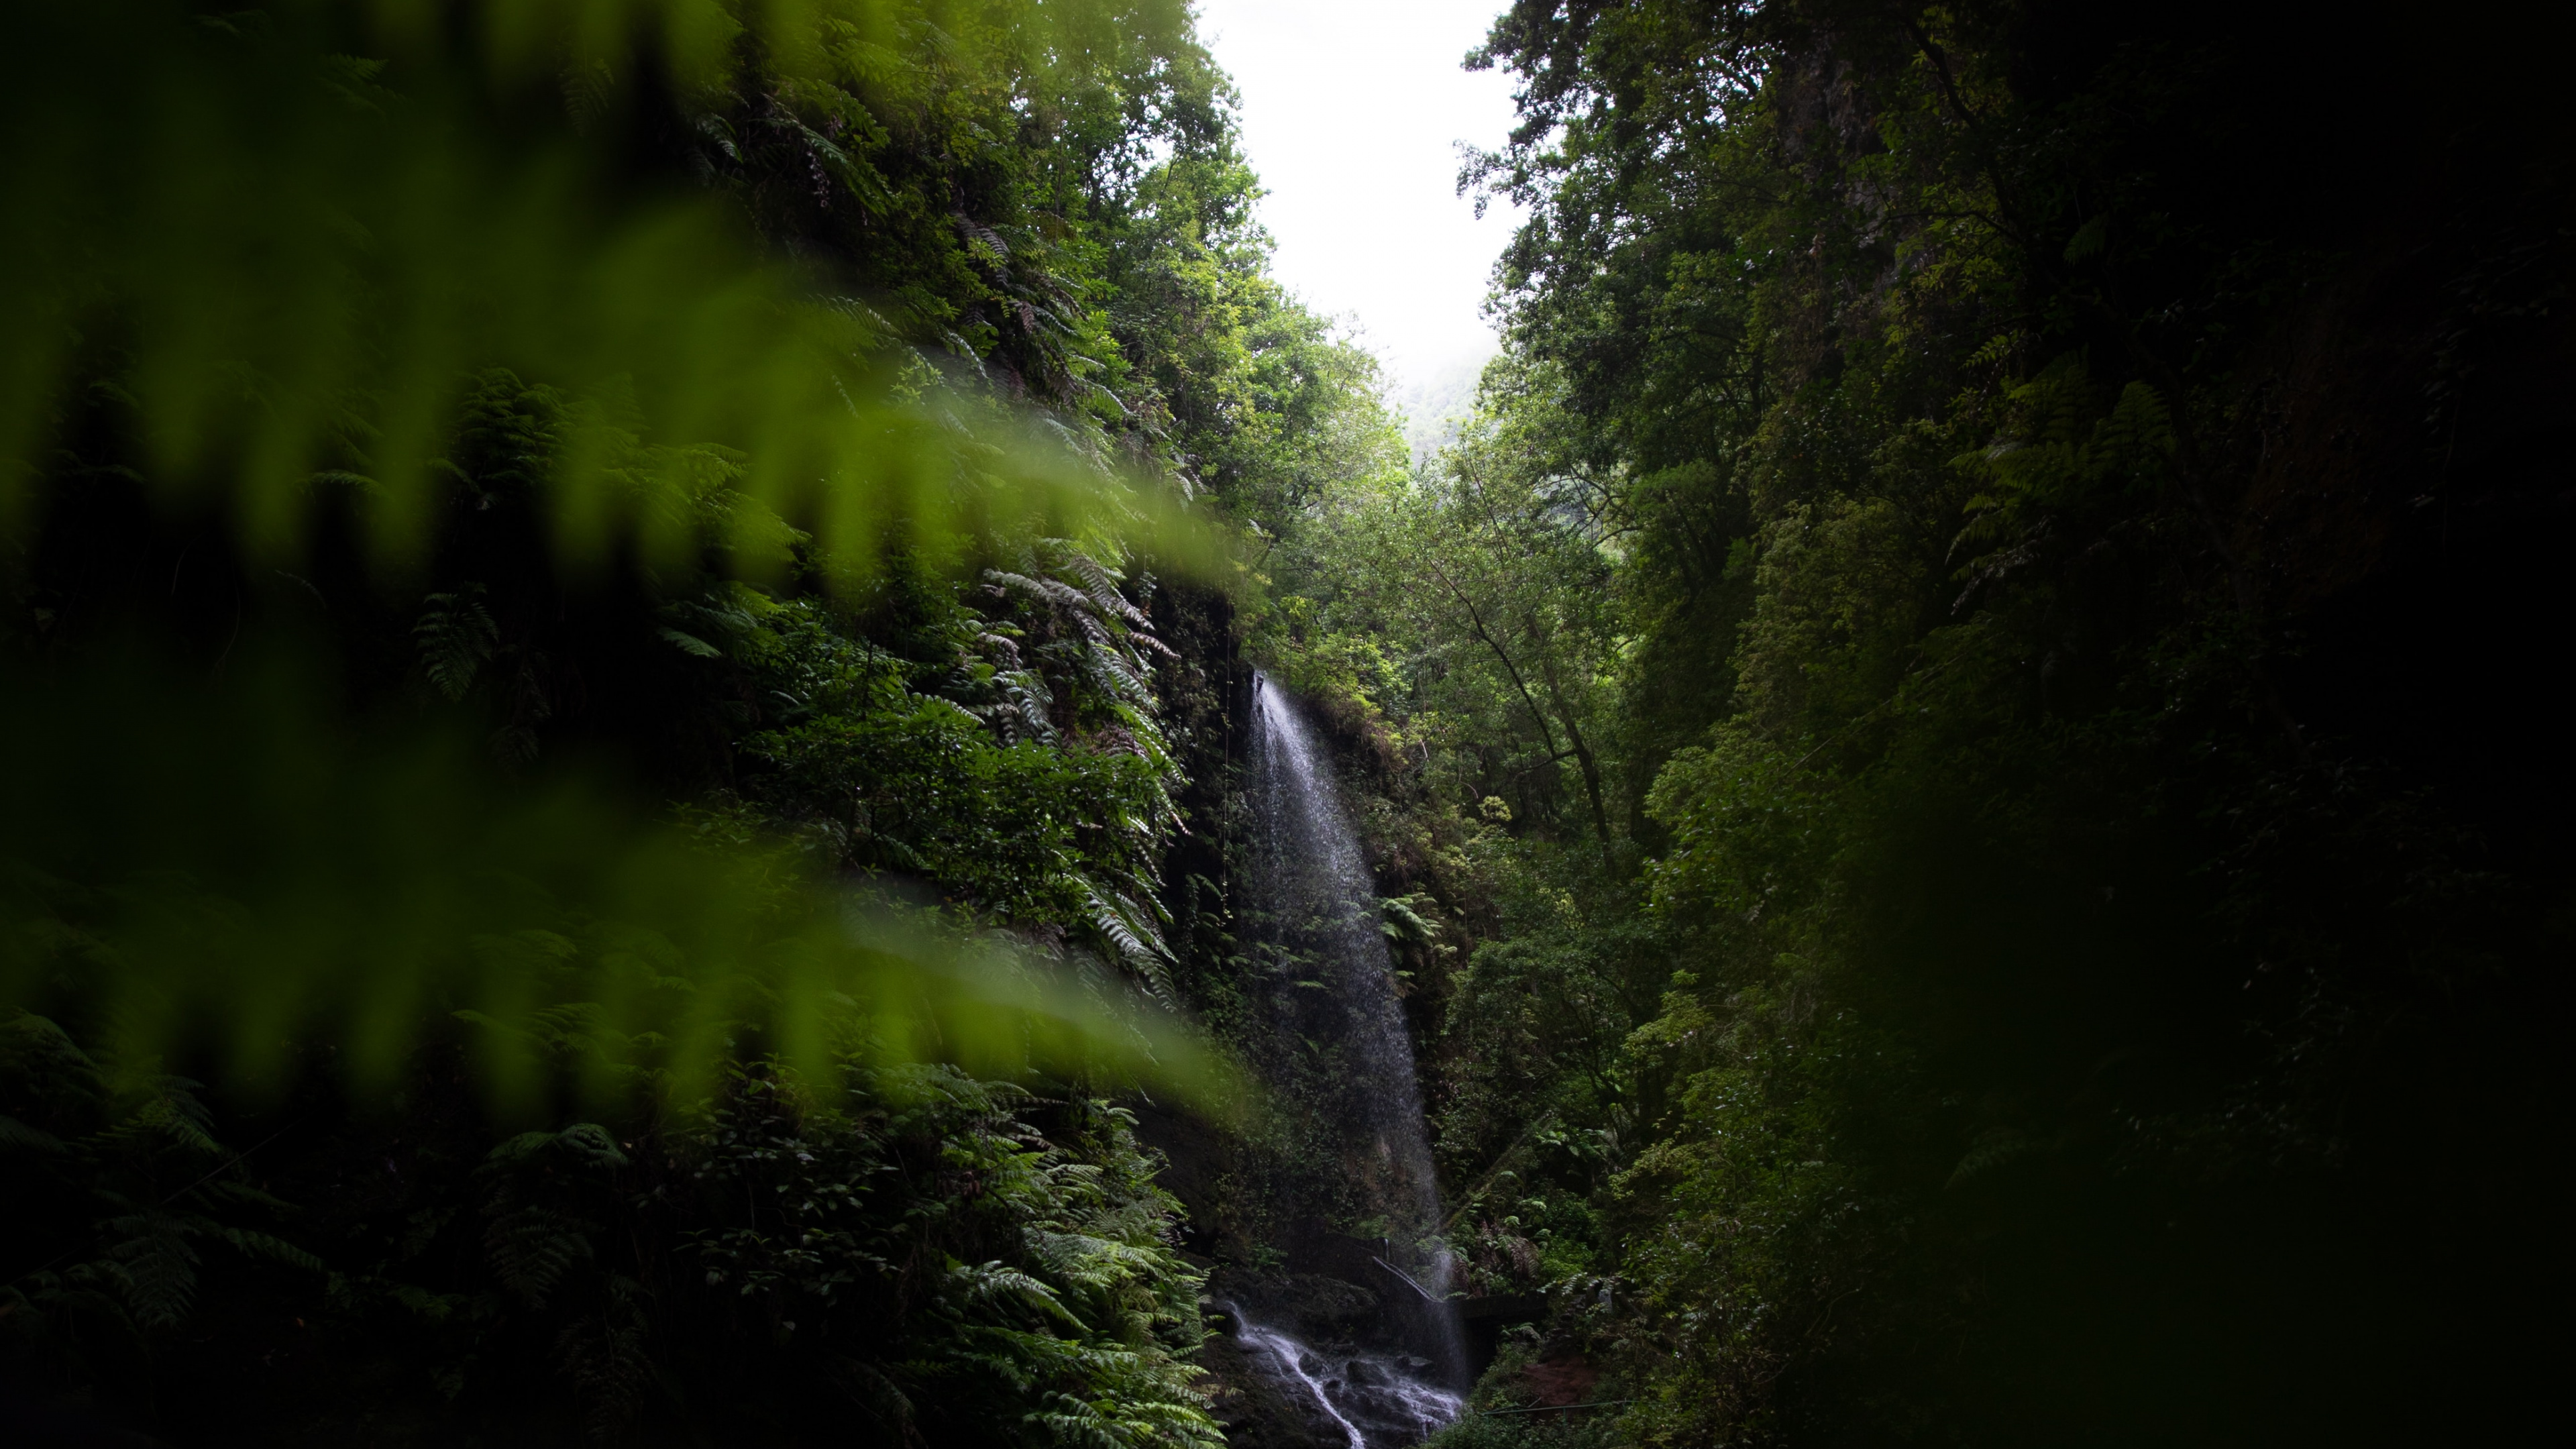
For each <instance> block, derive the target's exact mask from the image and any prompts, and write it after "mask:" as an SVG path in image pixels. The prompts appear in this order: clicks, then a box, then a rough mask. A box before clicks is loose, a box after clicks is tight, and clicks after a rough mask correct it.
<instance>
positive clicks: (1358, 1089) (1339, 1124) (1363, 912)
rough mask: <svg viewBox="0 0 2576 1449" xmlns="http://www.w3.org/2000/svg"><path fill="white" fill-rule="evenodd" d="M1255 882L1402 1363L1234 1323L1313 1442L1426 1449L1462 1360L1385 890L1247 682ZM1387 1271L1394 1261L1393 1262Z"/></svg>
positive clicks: (1307, 759)
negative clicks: (1367, 1218) (1380, 1232)
mask: <svg viewBox="0 0 2576 1449" xmlns="http://www.w3.org/2000/svg"><path fill="white" fill-rule="evenodd" d="M1249 743H1250V756H1251V758H1250V765H1251V778H1250V780H1249V781H1248V784H1249V786H1250V792H1249V793H1250V805H1251V815H1252V819H1251V825H1252V846H1253V860H1252V865H1253V877H1254V879H1253V881H1252V886H1253V890H1254V892H1255V895H1256V904H1257V906H1258V908H1259V909H1258V913H1257V916H1256V919H1257V920H1258V921H1259V922H1261V925H1260V926H1259V927H1258V928H1257V929H1256V933H1255V934H1256V939H1257V941H1258V943H1259V945H1260V946H1261V947H1262V948H1263V955H1262V960H1263V961H1264V963H1265V966H1266V969H1268V970H1271V971H1275V972H1280V973H1284V975H1283V979H1281V980H1277V981H1273V982H1271V983H1269V984H1270V986H1271V987H1272V988H1273V989H1272V991H1271V1000H1272V1001H1273V1002H1274V1003H1276V1007H1275V1009H1276V1011H1277V1013H1278V1018H1279V1019H1278V1021H1277V1022H1276V1025H1277V1028H1278V1029H1279V1030H1280V1031H1282V1032H1289V1033H1296V1034H1298V1035H1297V1038H1296V1039H1297V1040H1306V1041H1313V1040H1324V1041H1329V1042H1330V1043H1331V1044H1332V1050H1333V1052H1334V1053H1335V1055H1334V1058H1333V1071H1332V1074H1331V1075H1332V1081H1331V1083H1330V1089H1329V1090H1330V1096H1329V1103H1328V1105H1327V1106H1326V1107H1325V1109H1324V1110H1326V1111H1327V1112H1328V1113H1329V1114H1330V1115H1331V1116H1332V1117H1333V1118H1334V1119H1335V1120H1334V1121H1333V1123H1332V1126H1333V1128H1334V1129H1335V1135H1336V1137H1337V1138H1338V1140H1339V1141H1340V1142H1341V1143H1342V1144H1344V1159H1345V1160H1344V1170H1345V1171H1347V1172H1349V1173H1350V1174H1351V1175H1352V1176H1353V1178H1354V1179H1355V1184H1356V1187H1357V1189H1358V1190H1359V1191H1360V1192H1361V1193H1362V1194H1363V1195H1364V1196H1365V1198H1366V1199H1367V1200H1368V1201H1369V1202H1370V1203H1371V1204H1372V1205H1373V1206H1374V1207H1375V1208H1376V1209H1377V1210H1378V1212H1379V1214H1380V1215H1381V1221H1382V1222H1383V1223H1384V1225H1385V1228H1384V1236H1383V1242H1382V1251H1383V1256H1380V1257H1378V1258H1377V1259H1376V1263H1375V1266H1376V1267H1377V1268H1379V1269H1382V1270H1383V1271H1384V1272H1385V1274H1386V1275H1387V1276H1386V1280H1385V1281H1384V1282H1382V1283H1381V1284H1380V1287H1381V1290H1382V1291H1381V1300H1382V1301H1385V1302H1389V1303H1390V1304H1392V1305H1394V1311H1392V1312H1390V1314H1389V1315H1388V1317H1389V1325H1388V1326H1389V1328H1390V1329H1391V1330H1392V1333H1393V1337H1394V1338H1395V1339H1396V1340H1397V1341H1398V1342H1399V1343H1400V1344H1401V1346H1402V1349H1401V1351H1393V1352H1378V1351H1364V1350H1360V1349H1355V1348H1347V1347H1335V1348H1331V1349H1329V1350H1323V1349H1319V1348H1318V1347H1316V1346H1312V1345H1309V1344H1306V1343H1301V1342H1299V1341H1298V1340H1297V1339H1295V1338H1293V1337H1291V1336H1290V1335H1289V1334H1288V1333H1287V1332H1285V1331H1283V1330H1282V1329H1278V1328H1269V1327H1261V1326H1258V1325H1256V1324H1254V1323H1253V1322H1252V1321H1251V1320H1249V1319H1247V1318H1245V1317H1243V1316H1242V1314H1241V1312H1240V1310H1238V1311H1237V1313H1236V1322H1237V1324H1238V1325H1239V1333H1238V1342H1240V1344H1241V1345H1242V1347H1243V1349H1244V1352H1245V1357H1246V1359H1247V1361H1249V1362H1250V1363H1251V1364H1252V1365H1253V1366H1254V1368H1255V1371H1256V1372H1261V1373H1263V1374H1264V1375H1265V1376H1266V1377H1269V1378H1270V1379H1271V1380H1272V1382H1273V1384H1274V1385H1275V1386H1276V1387H1278V1388H1279V1389H1280V1390H1281V1391H1282V1392H1283V1393H1284V1394H1286V1395H1287V1396H1288V1397H1289V1398H1291V1399H1292V1400H1293V1401H1298V1402H1301V1403H1304V1404H1307V1405H1311V1406H1313V1407H1314V1408H1316V1409H1318V1410H1320V1416H1319V1417H1317V1418H1316V1419H1315V1423H1316V1427H1317V1428H1318V1430H1319V1432H1322V1433H1326V1434H1337V1435H1340V1436H1342V1437H1343V1438H1344V1439H1345V1440H1346V1442H1347V1446H1348V1449H1392V1446H1398V1445H1406V1444H1413V1443H1418V1442H1420V1441H1421V1440H1422V1439H1423V1438H1424V1437H1425V1436H1426V1435H1428V1434H1429V1433H1431V1432H1432V1431H1433V1430H1436V1429H1437V1428H1439V1427H1440V1426H1441V1425H1443V1424H1446V1423H1448V1422H1449V1421H1450V1420H1452V1419H1454V1418H1456V1417H1457V1415H1458V1410H1459V1402H1460V1401H1459V1397H1458V1395H1457V1393H1456V1392H1455V1390H1456V1389H1458V1388H1462V1387H1464V1382H1465V1379H1466V1375H1467V1362H1466V1353H1465V1347H1464V1341H1463V1337H1462V1335H1461V1333H1460V1329H1459V1322H1458V1315H1457V1311H1456V1309H1455V1307H1454V1306H1453V1305H1452V1304H1451V1303H1450V1301H1449V1298H1448V1289H1449V1280H1450V1262H1449V1256H1448V1254H1447V1252H1446V1251H1445V1250H1444V1249H1443V1248H1442V1247H1441V1246H1440V1244H1439V1242H1438V1239H1437V1232H1438V1228H1439V1223H1440V1189H1439V1183H1438V1181H1437V1179H1436V1178H1435V1176H1434V1174H1433V1168H1432V1161H1431V1144H1430V1140H1429V1137H1428V1134H1427V1133H1426V1132H1425V1130H1424V1123H1423V1114H1422V1092H1421V1088H1420V1085H1419V1084H1418V1083H1417V1081H1416V1080H1415V1077H1414V1063H1413V1044H1412V1040H1411V1038H1410V1037H1409V1036H1408V1035H1407V1034H1406V1032H1405V1026H1404V1018H1403V1013H1402V1009H1401V1007H1400V1006H1399V1004H1398V1000H1397V993H1396V982H1395V975H1394V963H1393V961H1392V959H1391V958H1390V956H1389V954H1388V951H1387V942H1386V935H1385V931H1384V929H1383V927H1382V921H1383V919H1384V918H1383V915H1382V913H1381V908H1380V906H1379V903H1378V898H1377V888H1376V885H1377V883H1376V881H1375V879H1374V878H1373V877H1372V876H1371V875H1370V873H1369V870H1368V865H1367V862H1366V861H1365V860H1363V859H1362V858H1361V854H1360V843H1359V835H1358V832H1357V831H1356V830H1354V829H1353V828H1352V824H1351V820H1350V818H1349V816H1348V815H1347V813H1346V812H1345V811H1344V809H1343V807H1342V804H1341V801H1340V798H1339V794H1338V792H1337V791H1336V790H1335V788H1334V784H1333V776H1332V771H1331V768H1330V764H1329V761H1328V759H1327V757H1326V756H1325V754H1324V751H1323V749H1322V747H1321V746H1320V745H1319V743H1318V742H1317V740H1316V738H1315V735H1314V732H1313V731H1312V730H1311V729H1310V728H1309V727H1308V726H1307V724H1306V721H1305V720H1304V719H1303V718H1302V717H1301V716H1300V715H1299V713H1298V711H1297V708H1296V705H1295V704H1294V702H1293V701H1291V700H1290V699H1289V698H1288V696H1287V694H1286V693H1285V692H1284V691H1282V690H1280V689H1279V688H1277V687H1275V686H1273V685H1271V684H1270V683H1269V681H1268V680H1266V679H1265V678H1263V677H1262V676H1261V675H1259V674H1255V675H1254V676H1253V700H1252V731H1251V739H1250V742H1249ZM1390 1259H1392V1261H1389V1260H1390Z"/></svg>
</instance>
